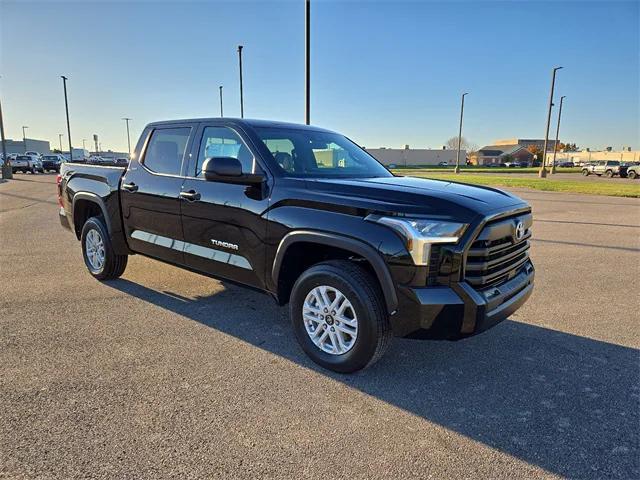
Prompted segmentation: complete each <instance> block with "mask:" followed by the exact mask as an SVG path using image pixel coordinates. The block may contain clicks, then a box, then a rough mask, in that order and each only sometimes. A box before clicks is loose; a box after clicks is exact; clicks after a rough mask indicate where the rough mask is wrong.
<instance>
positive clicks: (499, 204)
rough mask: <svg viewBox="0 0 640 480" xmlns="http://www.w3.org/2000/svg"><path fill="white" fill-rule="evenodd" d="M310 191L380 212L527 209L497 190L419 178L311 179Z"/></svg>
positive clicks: (470, 213) (482, 212)
mask: <svg viewBox="0 0 640 480" xmlns="http://www.w3.org/2000/svg"><path fill="white" fill-rule="evenodd" d="M307 188H310V189H313V190H314V191H315V192H318V193H324V194H326V195H329V196H332V197H335V199H333V200H332V203H337V204H343V205H349V206H355V207H359V208H367V209H369V210H374V211H377V212H380V213H404V214H420V215H437V216H438V217H445V216H448V217H460V216H462V215H463V216H465V217H472V216H475V215H483V216H485V215H489V214H492V213H495V212H499V211H501V210H512V209H514V208H521V207H525V206H527V204H526V202H524V201H523V200H522V199H520V198H518V197H516V196H515V195H512V194H510V193H507V192H504V191H502V190H498V189H495V188H490V187H483V186H476V185H468V184H464V183H458V182H449V181H443V180H430V179H424V178H415V177H378V178H348V179H345V178H340V179H326V178H318V179H307Z"/></svg>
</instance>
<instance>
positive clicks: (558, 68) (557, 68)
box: [553, 67, 564, 71]
mask: <svg viewBox="0 0 640 480" xmlns="http://www.w3.org/2000/svg"><path fill="white" fill-rule="evenodd" d="M563 68H564V67H555V68H554V69H553V70H554V71H555V70H561V69H563Z"/></svg>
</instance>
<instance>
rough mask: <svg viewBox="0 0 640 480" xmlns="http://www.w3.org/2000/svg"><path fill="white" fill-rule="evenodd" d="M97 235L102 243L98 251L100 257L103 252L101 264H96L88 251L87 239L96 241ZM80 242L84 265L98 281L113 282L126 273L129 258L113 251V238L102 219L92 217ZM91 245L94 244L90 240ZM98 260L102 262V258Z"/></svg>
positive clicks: (83, 231) (84, 229) (83, 230)
mask: <svg viewBox="0 0 640 480" xmlns="http://www.w3.org/2000/svg"><path fill="white" fill-rule="evenodd" d="M96 235H97V236H98V239H99V240H100V241H101V242H102V248H101V249H100V248H98V249H97V250H98V252H97V253H98V255H99V252H100V251H102V252H103V255H102V261H101V262H100V261H97V262H96V261H95V260H96V259H95V258H91V257H90V252H89V251H88V249H89V247H88V242H87V237H89V236H91V239H92V240H95V238H96V237H95V236H96ZM80 241H81V244H82V257H83V259H84V263H85V265H86V266H87V269H88V270H89V273H90V274H91V275H93V276H94V277H95V278H97V279H98V280H112V279H114V278H118V277H119V276H120V275H122V274H123V273H124V270H125V268H127V259H128V256H127V255H117V254H116V253H115V252H114V251H113V246H112V245H111V238H110V237H109V232H108V230H107V227H106V225H105V224H104V219H103V218H102V217H91V218H89V219H88V220H87V221H86V222H85V224H84V226H83V227H82V235H81V236H80ZM89 243H93V242H92V241H91V240H90V241H89ZM94 245H95V243H94ZM98 260H100V258H98Z"/></svg>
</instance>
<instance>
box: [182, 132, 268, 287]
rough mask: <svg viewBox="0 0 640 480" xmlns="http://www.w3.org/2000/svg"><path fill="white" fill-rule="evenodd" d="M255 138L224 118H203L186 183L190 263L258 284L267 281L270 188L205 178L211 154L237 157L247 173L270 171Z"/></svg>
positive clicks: (185, 217)
mask: <svg viewBox="0 0 640 480" xmlns="http://www.w3.org/2000/svg"><path fill="white" fill-rule="evenodd" d="M253 150H254V149H253V147H252V146H251V142H250V140H249V139H247V138H246V137H244V135H243V134H242V132H241V131H240V130H237V129H235V128H232V127H230V126H225V125H224V123H222V122H215V121H212V122H209V123H203V124H201V126H200V128H199V129H198V133H197V134H196V139H195V141H194V146H193V154H192V156H191V158H192V161H191V163H190V165H189V170H188V172H187V175H186V178H185V182H184V184H183V186H182V194H183V195H184V196H185V197H184V198H183V200H182V226H183V229H184V238H185V244H184V255H185V262H186V264H187V265H188V266H189V267H191V268H194V269H196V270H200V271H202V272H206V273H209V274H212V275H215V276H218V277H223V278H227V279H230V280H234V281H237V282H241V283H244V284H246V285H251V286H255V287H258V288H263V287H264V281H265V279H264V275H265V269H264V258H265V248H266V247H265V243H264V242H265V236H266V233H267V221H266V213H265V212H266V211H267V208H268V206H269V199H268V195H267V194H266V188H265V189H263V188H262V186H247V185H234V184H229V183H222V182H212V181H207V180H205V179H204V176H203V174H202V165H203V163H204V160H205V159H206V158H208V157H222V156H224V157H234V158H237V159H238V160H240V162H241V164H242V170H243V173H265V170H264V169H263V168H262V167H261V166H260V164H259V162H258V161H257V156H256V153H255V152H254V151H253Z"/></svg>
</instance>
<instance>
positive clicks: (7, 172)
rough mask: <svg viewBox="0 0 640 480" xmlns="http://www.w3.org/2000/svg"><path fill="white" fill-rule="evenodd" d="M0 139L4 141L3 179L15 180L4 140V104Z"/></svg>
mask: <svg viewBox="0 0 640 480" xmlns="http://www.w3.org/2000/svg"><path fill="white" fill-rule="evenodd" d="M0 138H1V139H2V178H4V179H6V180H9V179H11V178H13V172H12V171H11V165H9V158H7V142H6V139H5V138H4V120H3V119H2V103H0Z"/></svg>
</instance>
